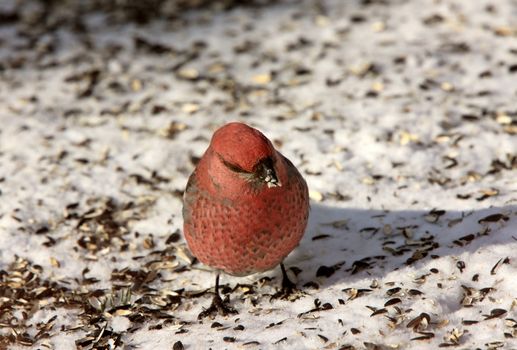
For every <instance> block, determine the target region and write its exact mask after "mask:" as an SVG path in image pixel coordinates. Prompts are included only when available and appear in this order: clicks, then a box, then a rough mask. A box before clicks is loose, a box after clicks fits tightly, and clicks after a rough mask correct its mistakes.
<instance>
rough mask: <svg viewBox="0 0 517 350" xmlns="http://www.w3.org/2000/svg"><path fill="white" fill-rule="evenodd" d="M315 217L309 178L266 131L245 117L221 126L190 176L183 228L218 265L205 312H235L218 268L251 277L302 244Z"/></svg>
mask: <svg viewBox="0 0 517 350" xmlns="http://www.w3.org/2000/svg"><path fill="white" fill-rule="evenodd" d="M308 216H309V195H308V189H307V184H306V183H305V180H304V179H303V177H302V176H301V175H300V173H299V172H298V170H297V169H296V167H295V166H294V165H293V164H292V163H291V162H290V161H289V160H288V159H287V158H286V157H284V156H283V155H282V154H281V153H280V152H278V151H277V150H275V148H274V147H273V145H272V144H271V141H269V140H268V139H267V137H265V136H264V135H263V134H262V133H261V132H260V131H258V130H256V129H254V128H252V127H250V126H248V125H246V124H243V123H236V122H235V123H229V124H226V125H224V126H223V127H221V128H220V129H218V130H217V131H216V132H215V133H214V135H213V137H212V140H211V142H210V146H209V147H208V149H207V150H206V152H205V154H204V155H203V157H202V158H201V160H200V161H199V163H198V164H197V167H196V169H195V170H194V172H193V173H192V175H191V176H190V178H189V180H188V183H187V188H186V190H185V194H184V199H183V221H184V226H183V230H184V233H185V238H186V240H187V243H188V246H189V248H190V250H191V251H192V253H193V254H194V256H196V257H197V258H198V259H199V260H200V261H201V262H202V263H204V264H206V265H208V266H211V267H213V268H214V269H216V270H218V274H217V277H216V284H215V296H214V300H213V301H212V305H211V306H210V308H209V309H207V310H205V311H203V312H202V313H201V314H200V315H199V318H202V317H205V316H208V315H210V314H212V313H215V312H220V313H222V314H223V315H226V314H228V313H236V311H235V310H234V309H233V308H231V307H230V306H228V305H226V304H225V303H224V302H223V301H222V300H221V298H220V296H219V291H218V288H219V272H220V271H223V272H226V273H228V274H230V275H234V276H246V275H249V274H252V273H256V272H262V271H267V270H270V269H272V268H273V267H275V266H276V265H278V264H280V265H281V268H282V274H283V277H284V279H283V283H282V289H283V290H284V291H287V292H288V291H289V290H292V289H293V288H294V284H293V283H292V282H291V281H290V280H289V279H288V277H287V274H286V272H285V268H284V265H283V263H282V261H283V259H284V258H285V257H286V256H287V255H288V254H289V253H290V252H291V251H292V250H293V249H294V248H295V247H296V246H297V245H298V244H299V242H300V240H301V238H302V236H303V233H304V231H305V227H306V226H307V219H308Z"/></svg>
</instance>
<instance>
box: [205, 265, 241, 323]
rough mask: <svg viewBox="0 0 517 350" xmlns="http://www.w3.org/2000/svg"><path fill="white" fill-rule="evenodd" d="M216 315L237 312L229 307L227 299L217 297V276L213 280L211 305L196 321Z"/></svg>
mask: <svg viewBox="0 0 517 350" xmlns="http://www.w3.org/2000/svg"><path fill="white" fill-rule="evenodd" d="M218 313H219V314H220V315H222V316H227V315H235V314H238V312H237V310H235V309H234V308H233V307H231V306H230V305H229V300H228V298H225V300H223V299H221V296H220V295H219V274H217V276H216V278H215V295H214V298H213V299H212V304H211V305H210V307H209V308H208V309H206V310H203V311H202V312H201V313H200V314H199V315H198V317H197V318H198V320H201V319H203V318H205V317H208V316H211V315H216V314H218Z"/></svg>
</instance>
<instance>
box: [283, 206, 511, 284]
mask: <svg viewBox="0 0 517 350" xmlns="http://www.w3.org/2000/svg"><path fill="white" fill-rule="evenodd" d="M516 229H517V205H508V206H502V207H490V208H486V209H475V210H461V211H459V210H439V209H433V210H429V211H423V210H398V211H386V210H372V209H355V208H336V207H328V206H324V205H320V204H316V205H314V204H313V205H312V209H311V215H310V219H309V224H308V227H307V230H306V233H305V236H304V238H303V239H302V241H301V243H300V246H299V247H298V248H297V249H296V250H295V251H293V253H291V255H289V257H288V258H287V259H286V260H285V263H286V265H287V266H291V267H293V266H294V267H295V269H294V271H298V272H299V275H298V284H300V285H307V286H313V287H316V288H318V287H320V288H324V287H328V286H332V285H334V284H337V283H340V282H343V281H346V282H349V283H350V284H353V283H354V282H355V281H357V280H359V279H361V280H362V279H364V278H365V277H366V278H371V279H376V278H383V277H385V276H386V275H388V274H389V273H391V272H392V271H396V270H399V269H402V268H404V267H405V266H408V265H413V266H419V264H422V263H424V262H426V261H428V260H430V259H437V258H439V257H444V256H450V257H454V258H456V257H458V256H460V255H462V254H463V253H465V252H475V251H477V250H479V249H480V248H482V247H487V246H492V245H505V244H509V243H511V242H515V241H517V231H515V230H516ZM463 264H468V261H462V260H460V259H458V260H457V263H456V267H457V268H458V269H459V270H462V269H464V268H465V266H464V265H463ZM300 270H301V271H300ZM460 272H462V271H460Z"/></svg>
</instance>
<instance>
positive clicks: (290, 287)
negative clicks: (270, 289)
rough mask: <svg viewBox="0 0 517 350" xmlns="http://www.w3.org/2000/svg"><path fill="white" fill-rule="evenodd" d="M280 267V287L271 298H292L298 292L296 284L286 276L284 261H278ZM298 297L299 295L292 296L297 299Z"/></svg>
mask: <svg viewBox="0 0 517 350" xmlns="http://www.w3.org/2000/svg"><path fill="white" fill-rule="evenodd" d="M280 268H281V269H282V289H280V291H278V292H277V293H275V294H274V295H273V296H272V297H271V299H277V298H280V299H293V295H294V294H298V293H299V291H298V289H297V288H296V284H295V283H293V282H292V281H291V280H290V279H289V277H288V276H287V271H286V270H285V266H284V263H280ZM299 297H300V296H297V297H296V296H294V300H296V299H298V298H299Z"/></svg>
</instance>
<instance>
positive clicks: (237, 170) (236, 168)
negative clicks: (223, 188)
mask: <svg viewBox="0 0 517 350" xmlns="http://www.w3.org/2000/svg"><path fill="white" fill-rule="evenodd" d="M218 156H219V159H221V162H222V163H223V164H224V166H225V167H227V168H228V169H230V170H231V171H233V172H235V173H249V172H248V171H246V170H244V169H242V168H241V167H240V166H238V165H237V164H234V163H230V162H228V161H227V160H225V159H224V158H223V157H222V156H221V155H220V154H218Z"/></svg>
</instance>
